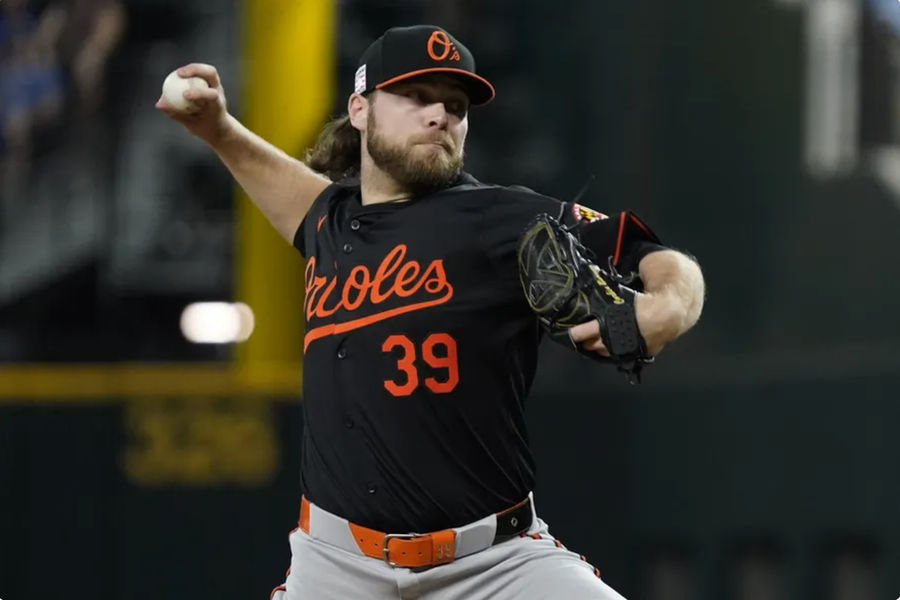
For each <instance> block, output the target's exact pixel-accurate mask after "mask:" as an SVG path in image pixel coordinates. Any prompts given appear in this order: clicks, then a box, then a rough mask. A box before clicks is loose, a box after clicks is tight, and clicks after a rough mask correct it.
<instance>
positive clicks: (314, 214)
mask: <svg viewBox="0 0 900 600" xmlns="http://www.w3.org/2000/svg"><path fill="white" fill-rule="evenodd" d="M342 189H343V187H342V186H340V185H338V184H336V183H332V184H331V185H329V186H328V187H326V188H325V189H324V190H322V191H321V192H320V193H319V195H318V196H316V199H315V200H313V203H312V206H310V207H309V210H308V211H306V214H305V215H304V216H303V220H302V221H300V226H299V227H297V231H296V232H295V233H294V240H293V245H294V248H296V249H297V251H299V252H300V254H301V256H303V258H307V256H308V255H309V253H310V252H309V249H308V248H307V247H306V240H311V239H313V236H314V235H315V228H316V227H317V226H318V223H319V219H321V218H322V217H323V216H325V215H326V214H328V204H329V201H330V200H331V199H332V198H333V197H334V196H335V195H336V194H337V193H338V192H339V191H340V190H342Z"/></svg>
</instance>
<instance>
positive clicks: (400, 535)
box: [381, 533, 423, 567]
mask: <svg viewBox="0 0 900 600" xmlns="http://www.w3.org/2000/svg"><path fill="white" fill-rule="evenodd" d="M417 537H423V536H422V534H420V533H386V534H384V543H383V544H382V546H381V551H382V552H383V553H384V562H386V563H387V564H388V566H390V567H399V566H400V565H398V564H397V563H395V562H392V561H391V558H390V555H391V551H390V549H388V542H390V541H391V539H392V538H397V539H400V540H411V539H413V538H417Z"/></svg>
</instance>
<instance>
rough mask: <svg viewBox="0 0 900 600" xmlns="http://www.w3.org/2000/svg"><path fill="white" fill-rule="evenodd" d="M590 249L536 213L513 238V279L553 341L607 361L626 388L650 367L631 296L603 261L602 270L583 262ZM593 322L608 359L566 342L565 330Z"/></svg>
mask: <svg viewBox="0 0 900 600" xmlns="http://www.w3.org/2000/svg"><path fill="white" fill-rule="evenodd" d="M590 256H591V252H590V250H588V249H587V248H585V247H584V246H582V245H581V244H580V243H579V241H578V240H577V239H576V238H575V236H574V235H572V233H570V232H569V231H568V230H567V229H566V228H565V227H563V226H562V225H560V223H559V222H558V221H557V220H556V219H554V218H553V217H551V216H549V215H546V214H540V215H538V216H537V217H536V218H535V219H534V220H533V221H532V222H531V223H530V224H529V225H528V227H527V228H526V230H525V232H524V233H523V234H522V237H521V238H520V239H519V245H518V259H519V279H520V281H521V282H522V289H523V290H524V292H525V298H526V299H527V300H528V304H529V305H530V306H531V308H532V310H534V312H535V313H536V314H537V315H538V318H539V320H540V323H541V325H542V326H543V328H544V330H545V331H546V332H547V333H548V334H549V336H550V338H551V339H552V340H554V341H555V342H558V343H561V344H563V345H564V346H567V347H569V348H573V347H574V349H575V350H577V351H578V352H580V353H581V354H584V355H585V356H588V357H590V358H593V359H595V360H599V361H601V362H612V363H614V364H615V365H616V367H617V368H618V370H619V371H621V372H623V373H624V374H625V375H626V377H627V378H628V381H629V382H630V383H640V375H641V369H642V368H643V367H644V365H646V364H648V363H650V362H653V357H652V356H650V355H649V354H648V353H647V345H646V343H645V342H644V338H643V337H642V336H641V332H640V330H639V329H638V324H637V320H636V319H635V312H634V298H635V291H634V290H633V289H631V288H629V287H627V286H626V284H627V283H630V281H631V278H624V277H622V276H621V275H620V274H619V273H618V272H617V271H616V269H615V267H614V266H613V262H612V259H611V258H610V259H609V260H608V261H607V268H606V270H604V269H601V268H600V267H598V266H597V265H596V264H595V263H594V262H592V261H591V260H589V258H588V257H590ZM591 320H596V321H597V322H598V323H599V324H600V336H601V338H602V339H603V344H604V345H605V346H606V348H607V350H609V354H610V356H609V358H607V357H604V356H601V355H599V354H597V353H596V352H594V351H591V350H585V349H584V348H582V347H581V346H579V345H578V344H575V342H573V341H572V338H571V337H570V336H569V328H570V327H573V326H575V325H580V324H581V323H587V322H589V321H591Z"/></svg>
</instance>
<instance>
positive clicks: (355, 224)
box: [350, 219, 359, 231]
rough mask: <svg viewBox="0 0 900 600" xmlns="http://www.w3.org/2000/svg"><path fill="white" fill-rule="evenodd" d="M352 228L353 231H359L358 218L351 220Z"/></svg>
mask: <svg viewBox="0 0 900 600" xmlns="http://www.w3.org/2000/svg"><path fill="white" fill-rule="evenodd" d="M350 229H352V230H353V231H359V221H357V220H356V219H353V220H352V221H350Z"/></svg>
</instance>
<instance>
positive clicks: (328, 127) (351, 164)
mask: <svg viewBox="0 0 900 600" xmlns="http://www.w3.org/2000/svg"><path fill="white" fill-rule="evenodd" d="M359 160H360V134H359V131H357V130H356V129H355V128H354V127H353V125H351V124H350V116H349V115H344V116H342V117H335V118H333V119H331V120H330V121H328V123H326V124H325V126H324V127H323V128H322V131H321V133H319V137H318V139H317V140H316V145H315V146H313V147H312V148H310V149H309V150H307V151H306V160H305V161H304V162H305V163H306V166H308V167H309V168H310V169H312V170H313V171H318V172H319V173H322V174H323V175H325V176H326V177H328V178H329V179H331V180H332V181H339V180H341V179H344V178H346V177H354V176H357V175H359Z"/></svg>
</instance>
